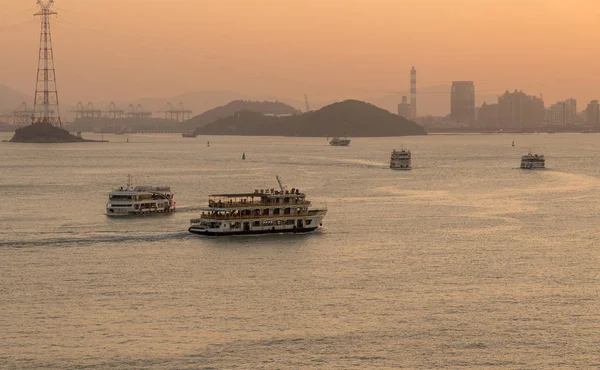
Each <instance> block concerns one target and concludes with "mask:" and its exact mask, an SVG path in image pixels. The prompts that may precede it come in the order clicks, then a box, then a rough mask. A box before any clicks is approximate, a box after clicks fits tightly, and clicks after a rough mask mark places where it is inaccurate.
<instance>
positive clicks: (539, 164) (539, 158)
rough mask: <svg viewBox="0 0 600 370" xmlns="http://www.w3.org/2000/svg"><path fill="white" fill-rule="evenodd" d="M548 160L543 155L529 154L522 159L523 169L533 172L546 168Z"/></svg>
mask: <svg viewBox="0 0 600 370" xmlns="http://www.w3.org/2000/svg"><path fill="white" fill-rule="evenodd" d="M545 167H546V159H545V158H544V156H543V155H538V154H531V152H529V153H527V155H524V156H522V157H521V168H523V169H527V170H533V169H537V168H545Z"/></svg>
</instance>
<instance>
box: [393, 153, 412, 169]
mask: <svg viewBox="0 0 600 370" xmlns="http://www.w3.org/2000/svg"><path fill="white" fill-rule="evenodd" d="M390 168H391V169H392V170H410V169H411V168H412V167H411V156H410V150H404V149H402V150H399V151H396V150H394V151H392V157H391V159H390Z"/></svg>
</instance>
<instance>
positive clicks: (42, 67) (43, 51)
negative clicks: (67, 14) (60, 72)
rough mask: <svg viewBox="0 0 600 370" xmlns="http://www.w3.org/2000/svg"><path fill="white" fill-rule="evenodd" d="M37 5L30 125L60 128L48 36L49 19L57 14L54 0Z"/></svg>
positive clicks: (49, 35)
mask: <svg viewBox="0 0 600 370" xmlns="http://www.w3.org/2000/svg"><path fill="white" fill-rule="evenodd" d="M37 5H38V7H39V8H40V11H39V12H38V13H36V14H34V16H35V17H40V20H41V23H42V29H41V32H40V52H39V58H38V69H37V84H36V87H35V100H34V105H33V115H32V123H33V124H35V123H49V124H52V125H54V126H58V127H60V128H62V123H61V121H60V111H59V108H58V91H57V89H56V73H55V72H54V53H53V51H52V35H51V34H50V17H51V16H52V15H55V14H57V13H56V12H55V11H53V10H52V7H53V6H54V0H46V1H42V0H37Z"/></svg>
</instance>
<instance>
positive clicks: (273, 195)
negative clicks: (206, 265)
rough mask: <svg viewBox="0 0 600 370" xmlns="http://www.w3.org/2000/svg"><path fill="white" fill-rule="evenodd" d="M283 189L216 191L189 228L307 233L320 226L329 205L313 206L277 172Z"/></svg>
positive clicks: (199, 231)
mask: <svg viewBox="0 0 600 370" xmlns="http://www.w3.org/2000/svg"><path fill="white" fill-rule="evenodd" d="M277 182H278V183H279V190H276V189H256V190H254V192H251V193H239V194H214V195H210V196H209V199H208V207H205V208H202V214H201V215H200V218H196V219H193V220H190V222H191V226H190V228H189V229H188V231H189V232H191V233H194V234H200V235H208V236H222V235H223V236H225V235H250V234H269V233H306V232H309V231H314V230H316V229H318V228H319V227H320V226H321V225H322V224H321V221H322V220H323V217H324V216H325V214H327V207H313V206H312V203H311V202H310V201H308V200H307V199H306V195H305V194H304V193H302V192H301V191H300V190H299V189H296V188H292V189H291V190H288V189H287V188H286V187H285V186H283V184H282V183H281V180H280V178H279V176H277Z"/></svg>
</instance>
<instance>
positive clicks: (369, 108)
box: [196, 100, 427, 137]
mask: <svg viewBox="0 0 600 370" xmlns="http://www.w3.org/2000/svg"><path fill="white" fill-rule="evenodd" d="M196 133H197V134H200V135H260V136H307V137H310V136H313V137H319V136H355V137H356V136H361V137H378V136H405V135H426V134H427V132H426V131H425V129H424V128H423V127H421V126H419V125H417V124H416V123H414V122H411V121H408V120H407V119H405V118H403V117H400V116H398V115H396V114H392V113H390V112H388V111H387V110H385V109H381V108H378V107H376V106H374V105H372V104H369V103H365V102H362V101H358V100H345V101H343V102H339V103H334V104H331V105H328V106H325V107H323V108H321V109H319V110H318V111H312V112H308V113H304V114H296V115H292V116H287V117H274V116H265V115H262V114H260V113H257V112H250V111H242V112H238V113H236V114H234V115H233V116H229V117H226V118H221V119H218V120H217V121H215V122H213V123H209V124H208V125H206V126H204V127H199V128H198V129H197V130H196Z"/></svg>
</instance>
